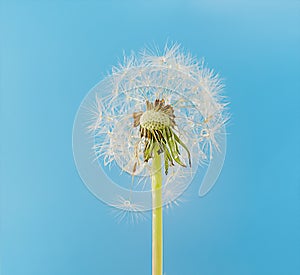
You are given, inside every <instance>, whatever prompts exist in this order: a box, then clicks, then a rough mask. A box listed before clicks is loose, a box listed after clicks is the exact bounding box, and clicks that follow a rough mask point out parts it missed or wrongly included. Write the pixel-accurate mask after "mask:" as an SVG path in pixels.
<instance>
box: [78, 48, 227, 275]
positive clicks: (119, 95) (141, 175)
mask: <svg viewBox="0 0 300 275" xmlns="http://www.w3.org/2000/svg"><path fill="white" fill-rule="evenodd" d="M222 89H223V85H222V83H221V81H220V78H219V77H218V75H217V74H215V73H214V72H213V71H212V70H209V69H207V68H205V66H204V63H203V62H198V61H197V60H196V59H195V58H194V57H192V56H191V55H190V54H188V53H184V51H183V49H182V48H180V46H179V45H178V44H174V45H173V46H171V47H168V46H166V47H165V50H164V52H163V53H162V54H159V53H153V52H151V51H149V50H148V51H147V50H145V51H143V52H141V53H140V54H139V55H134V54H132V55H131V56H130V57H125V58H124V61H123V62H122V63H121V64H119V65H118V66H117V67H114V68H113V70H112V73H111V74H110V75H109V76H108V77H107V78H106V79H104V80H103V81H102V82H100V83H99V84H98V85H96V86H95V87H94V88H93V89H92V90H91V92H90V93H89V94H88V95H87V97H86V98H85V99H84V101H83V102H82V104H81V106H80V108H79V111H78V113H77V117H76V120H75V124H74V131H73V150H74V157H75V161H76V165H77V168H78V171H79V173H80V176H81V177H82V179H83V180H84V182H85V183H86V185H87V186H88V188H89V189H90V190H91V191H92V192H93V193H94V194H95V195H96V196H97V197H98V198H100V199H101V200H103V201H105V202H106V203H107V204H109V205H110V206H112V207H115V208H118V209H120V210H121V214H120V217H121V218H122V217H123V216H124V215H126V213H128V212H133V213H135V212H136V213H142V212H143V211H147V210H152V274H153V275H161V274H162V270H163V269H162V209H163V206H166V207H170V206H172V205H176V204H177V203H178V201H179V196H180V195H181V194H182V193H183V192H184V191H185V190H186V188H187V187H188V185H189V184H190V182H191V180H192V179H193V177H194V176H195V174H196V172H197V168H198V167H199V166H201V167H203V166H204V165H207V167H208V169H207V172H206V174H205V177H204V181H203V183H202V185H201V187H200V190H199V194H200V195H204V194H206V193H207V192H208V191H209V190H210V189H211V187H212V186H213V184H214V182H215V181H216V178H217V177H218V175H219V173H220V170H221V168H222V164H223V161H224V156H225V146H226V137H225V127H224V125H225V123H226V121H227V120H228V115H227V112H226V106H227V103H226V101H225V98H224V96H223V95H222ZM92 159H94V161H92ZM116 171H119V177H116ZM107 175H108V176H107ZM121 178H122V182H120V179H121ZM127 183H128V184H127ZM126 184H127V185H126Z"/></svg>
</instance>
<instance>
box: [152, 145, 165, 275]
mask: <svg viewBox="0 0 300 275" xmlns="http://www.w3.org/2000/svg"><path fill="white" fill-rule="evenodd" d="M158 150H159V146H158V145H157V144H156V146H155V148H154V150H153V153H154V156H153V162H152V169H153V170H152V171H153V173H152V275H162V272H163V223H162V220H163V212H162V170H161V157H160V155H159V154H158V152H157V151H158Z"/></svg>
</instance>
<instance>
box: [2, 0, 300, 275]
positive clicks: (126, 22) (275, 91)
mask: <svg viewBox="0 0 300 275" xmlns="http://www.w3.org/2000/svg"><path fill="white" fill-rule="evenodd" d="M0 23H1V130H0V131H1V178H0V179H1V274H3V275H69V274H70V275H99V274H101V275H102V274H103V275H123V274H126V275H127V274H128V275H129V274H130V275H143V274H150V266H151V262H150V250H151V245H150V242H151V240H150V235H151V234H150V233H151V232H150V226H151V222H150V220H149V219H148V220H146V221H144V222H140V223H138V224H134V225H132V224H127V223H126V222H123V223H120V224H118V223H117V221H116V219H115V218H114V215H115V213H114V212H113V211H112V209H110V208H108V207H107V206H106V205H104V204H103V203H101V202H100V201H98V200H97V199H96V198H95V197H94V196H93V195H92V194H91V193H89V191H88V190H87V188H86V187H85V186H84V184H83V183H82V181H81V180H80V178H79V176H78V174H77V171H76V168H75V166H74V161H73V156H72V145H71V140H72V126H73V120H74V116H75V114H76V110H77V108H78V107H79V104H80V102H81V100H82V99H83V97H84V96H85V95H86V93H87V92H88V91H89V89H90V88H91V87H93V86H94V85H95V84H96V83H97V82H98V81H100V80H101V79H102V78H103V77H104V76H105V75H106V73H107V72H108V71H109V70H110V68H111V66H112V65H115V64H116V63H117V61H118V58H121V57H122V51H123V49H124V50H126V51H128V52H129V51H130V50H132V49H133V50H140V49H141V48H143V47H144V46H146V45H149V44H153V42H155V43H156V44H157V45H159V46H161V47H163V45H164V44H165V42H166V40H167V39H169V40H173V41H178V42H180V43H182V45H183V46H184V47H185V48H187V49H189V50H190V51H191V52H192V53H193V54H195V55H197V56H198V57H202V56H204V57H205V58H206V61H207V63H208V65H209V66H210V67H213V68H215V69H216V71H218V72H220V73H221V75H222V76H223V77H224V78H225V84H226V86H227V88H226V94H227V95H228V96H229V97H230V100H231V106H230V108H231V112H232V120H231V122H230V124H229V127H228V131H229V132H230V135H229V137H228V153H227V158H226V163H225V166H224V169H223V171H222V174H221V176H220V178H219V180H218V182H217V185H216V186H215V187H214V189H213V190H212V191H211V192H210V193H209V194H208V195H207V196H206V197H204V198H201V199H200V198H194V196H191V197H193V199H189V195H187V196H186V201H185V202H184V203H182V204H181V206H180V207H176V208H174V209H173V210H172V211H168V214H166V215H165V225H164V226H165V272H166V274H167V275H265V274H272V275H277V274H278V275H279V274H280V275H294V274H299V273H297V271H298V272H299V270H300V262H299V257H300V234H299V231H300V218H299V212H300V184H299V182H300V176H299V166H300V165H299V162H300V160H299V156H300V147H299V143H300V129H299V117H300V114H299V109H300V104H299V101H300V69H299V62H300V53H299V49H300V30H299V26H300V2H299V1H289V0H285V1H283V0H282V1H279V0H278V1H276V0H270V1H265V0H262V1H258V0H257V1H250V0H249V1H221V0H220V1H216V0H213V1H208V0H207V1H196V0H194V1H188V0H186V1H179V0H178V1H174V0H173V1H158V0H155V1H121V0H119V1H108V0H107V1H71V0H69V1H68V0H65V1H58V0H55V1H33V0H32V1H29V0H27V1H16V0H10V1H8V0H2V1H1V21H0ZM196 185H197V186H196ZM196 185H195V186H196V187H195V188H194V189H193V187H192V189H191V190H197V187H198V183H196ZM191 190H190V191H191Z"/></svg>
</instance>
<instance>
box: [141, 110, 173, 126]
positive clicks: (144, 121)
mask: <svg viewBox="0 0 300 275" xmlns="http://www.w3.org/2000/svg"><path fill="white" fill-rule="evenodd" d="M140 124H141V126H142V127H143V128H146V129H147V130H162V129H164V128H166V127H169V126H170V124H171V123H170V118H169V117H168V115H166V114H164V113H163V112H160V111H155V110H149V111H146V112H145V113H143V115H142V116H141V119H140Z"/></svg>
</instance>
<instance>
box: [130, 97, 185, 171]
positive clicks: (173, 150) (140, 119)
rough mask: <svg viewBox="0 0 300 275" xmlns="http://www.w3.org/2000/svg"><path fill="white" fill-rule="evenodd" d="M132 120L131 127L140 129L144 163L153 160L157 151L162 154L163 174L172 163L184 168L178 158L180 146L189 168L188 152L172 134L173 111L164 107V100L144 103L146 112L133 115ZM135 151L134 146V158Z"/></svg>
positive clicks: (174, 134)
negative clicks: (186, 155)
mask: <svg viewBox="0 0 300 275" xmlns="http://www.w3.org/2000/svg"><path fill="white" fill-rule="evenodd" d="M133 120H134V122H133V126H134V127H138V126H139V127H140V130H139V132H140V137H141V138H143V139H144V140H145V146H144V161H145V162H148V160H149V159H151V158H153V155H154V150H157V152H158V153H159V154H162V153H163V154H164V164H165V174H168V169H169V166H174V162H177V163H178V164H179V165H181V166H183V167H186V165H185V164H184V162H182V161H181V159H180V157H179V156H180V151H179V145H180V146H181V147H183V148H184V149H185V150H186V152H187V154H188V159H189V165H190V166H191V156H190V152H189V150H188V148H187V146H186V145H185V144H184V143H183V142H182V140H181V139H180V138H179V136H177V135H176V133H175V132H174V128H175V126H176V123H175V115H174V109H173V107H172V106H171V105H169V104H167V105H166V104H165V100H164V99H161V100H160V99H156V100H155V101H154V103H150V102H149V101H146V111H145V112H141V111H140V112H135V113H133ZM157 147H158V148H159V149H157ZM137 150H138V146H136V153H135V155H136V156H137V155H138V153H137ZM137 164H138V161H137V162H136V163H135V165H134V168H133V173H135V171H136V166H137Z"/></svg>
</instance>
